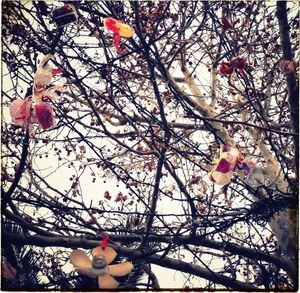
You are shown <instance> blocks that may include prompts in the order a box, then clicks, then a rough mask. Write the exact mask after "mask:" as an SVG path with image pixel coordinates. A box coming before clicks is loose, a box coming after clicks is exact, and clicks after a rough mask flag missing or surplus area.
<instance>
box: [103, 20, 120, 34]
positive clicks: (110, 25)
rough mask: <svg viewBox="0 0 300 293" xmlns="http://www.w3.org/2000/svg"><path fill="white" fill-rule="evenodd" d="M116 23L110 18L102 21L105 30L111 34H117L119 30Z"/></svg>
mask: <svg viewBox="0 0 300 293" xmlns="http://www.w3.org/2000/svg"><path fill="white" fill-rule="evenodd" d="M117 24H118V21H117V20H116V19H114V18H112V17H107V18H105V19H104V26H105V28H106V29H108V30H111V31H113V32H118V31H119V28H118V27H117Z"/></svg>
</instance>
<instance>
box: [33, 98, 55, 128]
mask: <svg viewBox="0 0 300 293" xmlns="http://www.w3.org/2000/svg"><path fill="white" fill-rule="evenodd" d="M35 115H36V118H37V120H38V123H39V125H40V126H41V127H42V128H43V129H44V130H45V129H48V128H50V127H52V126H53V125H55V120H54V116H53V107H52V106H51V105H50V104H49V103H47V102H43V101H41V102H38V103H37V104H36V105H35Z"/></svg>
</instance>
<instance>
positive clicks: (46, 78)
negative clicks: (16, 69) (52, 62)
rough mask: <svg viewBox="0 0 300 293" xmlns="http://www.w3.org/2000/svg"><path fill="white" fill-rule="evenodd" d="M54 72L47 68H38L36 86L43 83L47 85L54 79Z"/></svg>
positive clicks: (35, 78) (35, 79)
mask: <svg viewBox="0 0 300 293" xmlns="http://www.w3.org/2000/svg"><path fill="white" fill-rule="evenodd" d="M52 77H53V75H52V72H51V71H50V70H47V69H42V68H41V69H38V71H37V72H36V73H35V76H34V83H35V87H38V88H39V87H40V86H41V85H43V86H46V85H48V84H49V83H51V81H52Z"/></svg>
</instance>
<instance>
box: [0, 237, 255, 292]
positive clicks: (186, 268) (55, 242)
mask: <svg viewBox="0 0 300 293" xmlns="http://www.w3.org/2000/svg"><path fill="white" fill-rule="evenodd" d="M3 238H5V239H6V241H10V242H11V243H14V244H20V243H22V244H24V245H26V244H27V245H35V246H40V247H46V246H58V247H68V248H77V247H81V248H85V249H91V248H94V247H96V246H98V245H99V241H98V240H86V239H80V238H65V237H45V236H33V235H30V236H25V235H16V234H14V233H10V232H4V233H3ZM110 246H111V247H113V248H114V249H115V250H116V251H117V252H118V253H119V254H121V255H124V256H127V257H131V258H134V259H143V260H147V261H148V262H150V263H153V264H157V265H159V266H162V267H166V268H169V269H173V270H178V271H181V272H184V273H188V274H192V275H195V276H198V277H201V278H204V279H206V280H209V281H212V282H215V283H218V284H221V285H223V286H225V287H227V288H231V289H235V290H237V289H238V290H259V288H258V287H256V286H254V285H251V284H247V283H243V282H241V281H238V280H236V279H233V278H229V277H227V276H224V275H222V274H220V273H215V272H212V271H211V270H208V269H206V268H203V267H200V266H197V265H193V264H190V263H187V262H183V261H180V260H173V259H171V258H169V257H164V258H161V257H160V256H157V255H147V254H144V253H142V252H141V251H139V250H136V249H129V248H125V247H122V246H119V245H110Z"/></svg>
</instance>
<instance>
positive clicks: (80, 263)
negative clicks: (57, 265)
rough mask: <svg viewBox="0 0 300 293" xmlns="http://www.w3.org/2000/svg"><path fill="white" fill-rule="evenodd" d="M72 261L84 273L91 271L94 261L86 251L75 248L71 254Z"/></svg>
mask: <svg viewBox="0 0 300 293" xmlns="http://www.w3.org/2000/svg"><path fill="white" fill-rule="evenodd" d="M70 262H71V264H72V265H73V266H74V267H75V268H76V269H78V270H79V271H81V272H82V273H86V271H89V270H91V268H92V261H91V260H90V259H89V257H88V256H87V255H86V253H85V252H84V251H83V250H80V249H75V250H73V251H72V253H71V255H70Z"/></svg>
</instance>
